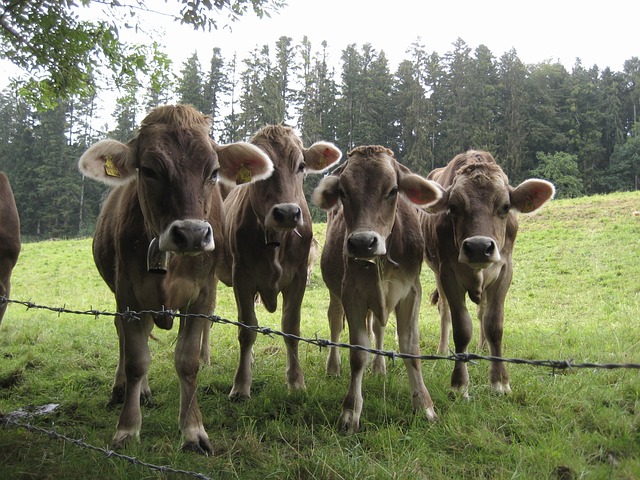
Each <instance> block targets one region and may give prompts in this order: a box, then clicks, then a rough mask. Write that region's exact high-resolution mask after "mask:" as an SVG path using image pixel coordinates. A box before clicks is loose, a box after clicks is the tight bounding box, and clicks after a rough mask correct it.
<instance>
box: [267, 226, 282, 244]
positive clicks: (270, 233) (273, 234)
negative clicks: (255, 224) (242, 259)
mask: <svg viewBox="0 0 640 480" xmlns="http://www.w3.org/2000/svg"><path fill="white" fill-rule="evenodd" d="M281 240H282V232H277V231H275V230H271V229H265V231H264V244H265V245H266V246H267V247H279V246H280V242H281Z"/></svg>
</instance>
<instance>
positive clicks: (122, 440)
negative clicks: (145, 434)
mask: <svg viewBox="0 0 640 480" xmlns="http://www.w3.org/2000/svg"><path fill="white" fill-rule="evenodd" d="M132 440H136V441H139V440H140V432H139V431H136V430H118V431H117V432H116V434H115V435H114V436H113V440H112V441H111V445H112V446H113V448H114V449H115V450H119V449H121V448H124V447H126V446H127V444H128V443H130V442H131V441H132Z"/></svg>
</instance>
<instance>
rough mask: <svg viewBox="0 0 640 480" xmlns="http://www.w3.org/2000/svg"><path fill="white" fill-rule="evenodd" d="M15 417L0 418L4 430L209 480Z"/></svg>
mask: <svg viewBox="0 0 640 480" xmlns="http://www.w3.org/2000/svg"><path fill="white" fill-rule="evenodd" d="M16 417H17V415H12V414H8V415H5V416H4V417H1V418H0V423H2V425H3V426H4V427H5V428H6V427H7V426H8V425H13V426H15V427H20V428H24V429H26V430H28V431H30V432H34V433H40V434H43V435H47V436H48V437H49V438H51V439H54V440H62V441H64V442H65V443H70V444H72V445H75V446H76V447H79V448H82V449H85V450H91V451H94V452H99V453H101V454H102V455H104V458H105V459H108V458H115V459H118V460H123V461H125V462H128V463H131V464H133V465H138V466H140V467H143V468H146V469H148V470H154V471H156V472H160V473H163V474H174V475H187V476H189V477H193V478H198V479H200V480H210V478H209V477H207V476H206V475H204V474H202V473H198V472H191V471H189V470H181V469H179V468H173V467H170V466H168V465H154V464H153V463H149V462H144V461H142V460H140V459H138V458H136V457H132V456H130V455H123V454H122V453H118V452H114V451H113V450H108V449H106V448H101V447H96V446H94V445H90V444H88V443H86V442H85V441H83V440H79V439H77V438H71V437H67V436H66V435H63V434H61V433H58V432H56V431H55V430H50V429H46V428H42V427H38V426H36V425H32V424H30V423H26V422H23V421H20V420H18V419H17V418H16Z"/></svg>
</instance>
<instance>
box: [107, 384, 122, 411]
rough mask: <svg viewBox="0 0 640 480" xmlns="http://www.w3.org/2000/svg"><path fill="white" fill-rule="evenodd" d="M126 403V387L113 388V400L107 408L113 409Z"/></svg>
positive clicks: (110, 399) (110, 400)
mask: <svg viewBox="0 0 640 480" xmlns="http://www.w3.org/2000/svg"><path fill="white" fill-rule="evenodd" d="M123 403H124V386H123V387H113V388H112V389H111V398H109V401H108V402H107V408H113V407H115V406H117V405H122V404H123Z"/></svg>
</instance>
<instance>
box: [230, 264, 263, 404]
mask: <svg viewBox="0 0 640 480" xmlns="http://www.w3.org/2000/svg"><path fill="white" fill-rule="evenodd" d="M233 279H234V287H233V291H234V293H235V297H236V305H237V307H238V321H239V322H240V323H242V324H244V325H248V326H253V327H255V326H257V325H258V319H257V318H256V312H255V305H254V298H255V294H256V292H255V289H251V288H248V287H246V286H245V285H247V284H250V279H248V278H245V279H239V278H238V274H237V273H234V278H233ZM256 336H257V333H256V332H255V330H251V329H248V328H244V327H238V343H239V344H240V362H239V363H238V369H237V370H236V374H235V377H234V378H233V387H232V388H231V392H230V393H229V398H230V399H232V400H233V399H244V398H249V397H250V396H251V382H252V381H253V373H252V368H253V366H252V363H253V344H254V343H255V341H256Z"/></svg>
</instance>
